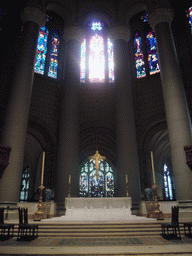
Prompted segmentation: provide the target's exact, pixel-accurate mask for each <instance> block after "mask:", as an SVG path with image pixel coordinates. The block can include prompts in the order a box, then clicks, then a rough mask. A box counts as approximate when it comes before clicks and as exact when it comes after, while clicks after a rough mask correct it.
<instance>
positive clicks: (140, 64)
mask: <svg viewBox="0 0 192 256" xmlns="http://www.w3.org/2000/svg"><path fill="white" fill-rule="evenodd" d="M134 53H135V67H136V72H137V78H142V77H145V76H146V72H145V61H144V54H143V51H142V40H141V36H140V34H139V32H136V33H135V37H134Z"/></svg>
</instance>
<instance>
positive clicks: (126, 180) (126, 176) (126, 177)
mask: <svg viewBox="0 0 192 256" xmlns="http://www.w3.org/2000/svg"><path fill="white" fill-rule="evenodd" d="M125 182H126V183H128V175H127V174H126V175H125Z"/></svg>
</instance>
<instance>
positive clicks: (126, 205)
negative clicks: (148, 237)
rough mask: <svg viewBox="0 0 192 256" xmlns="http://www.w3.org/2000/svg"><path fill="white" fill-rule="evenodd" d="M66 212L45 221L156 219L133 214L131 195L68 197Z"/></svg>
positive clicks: (141, 220) (139, 220)
mask: <svg viewBox="0 0 192 256" xmlns="http://www.w3.org/2000/svg"><path fill="white" fill-rule="evenodd" d="M65 206H66V213H65V215H64V216H61V217H56V218H51V219H46V220H43V222H50V221H53V222H54V221H61V222H69V221H70V222H76V221H80V222H88V221H89V222H90V221H91V222H92V221H94V222H96V221H97V222H98V221H104V222H106V221H108V222H110V221H111V222H118V221H121V222H122V221H131V222H133V221H134V222H143V221H144V222H145V221H147V222H148V221H155V219H151V218H146V217H139V216H135V215H132V212H131V207H132V199H131V197H103V198H101V197H100V198H98V197H97V198H83V197H80V198H79V197H78V198H75V197H68V198H66V199H65Z"/></svg>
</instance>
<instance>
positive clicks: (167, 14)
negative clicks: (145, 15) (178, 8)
mask: <svg viewBox="0 0 192 256" xmlns="http://www.w3.org/2000/svg"><path fill="white" fill-rule="evenodd" d="M173 16H174V14H173V10H172V9H171V8H157V9H156V10H155V11H153V12H151V13H149V24H150V26H151V27H152V28H153V29H155V26H156V25H157V24H159V23H161V22H167V23H171V22H172V20H173Z"/></svg>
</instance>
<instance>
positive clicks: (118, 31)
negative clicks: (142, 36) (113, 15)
mask: <svg viewBox="0 0 192 256" xmlns="http://www.w3.org/2000/svg"><path fill="white" fill-rule="evenodd" d="M109 33H110V36H111V39H112V40H117V39H123V40H125V41H126V42H128V41H129V39H130V37H131V33H130V28H129V27H128V26H126V27H125V26H124V25H117V26H115V27H113V28H112V29H111V30H110V32H109Z"/></svg>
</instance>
